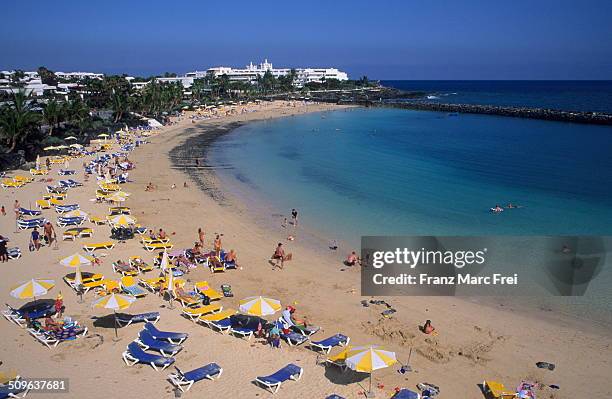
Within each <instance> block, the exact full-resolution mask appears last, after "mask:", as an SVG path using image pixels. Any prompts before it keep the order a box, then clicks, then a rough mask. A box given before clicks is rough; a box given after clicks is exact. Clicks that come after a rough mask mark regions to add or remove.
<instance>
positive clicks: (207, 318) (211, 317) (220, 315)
mask: <svg viewBox="0 0 612 399" xmlns="http://www.w3.org/2000/svg"><path fill="white" fill-rule="evenodd" d="M209 306H210V305H209ZM236 313H238V312H237V311H236V310H234V309H226V310H222V311H219V312H215V313H213V314H207V315H203V316H200V317H199V318H198V320H200V321H202V322H204V323H207V322H211V321H219V320H225V319H227V318H228V317H230V316H233V315H235V314H236Z"/></svg>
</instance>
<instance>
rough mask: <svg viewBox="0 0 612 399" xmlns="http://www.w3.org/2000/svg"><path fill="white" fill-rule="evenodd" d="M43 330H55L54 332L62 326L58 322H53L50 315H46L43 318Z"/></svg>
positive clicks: (60, 329)
mask: <svg viewBox="0 0 612 399" xmlns="http://www.w3.org/2000/svg"><path fill="white" fill-rule="evenodd" d="M44 329H45V331H55V332H59V331H62V326H61V324H60V323H57V322H55V321H54V320H53V319H52V318H51V316H47V317H46V318H45V327H44Z"/></svg>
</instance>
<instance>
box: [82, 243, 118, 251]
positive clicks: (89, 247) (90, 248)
mask: <svg viewBox="0 0 612 399" xmlns="http://www.w3.org/2000/svg"><path fill="white" fill-rule="evenodd" d="M114 247H115V243H114V242H112V241H105V242H99V243H91V244H83V249H84V250H85V251H87V252H93V251H95V250H96V249H113V248H114Z"/></svg>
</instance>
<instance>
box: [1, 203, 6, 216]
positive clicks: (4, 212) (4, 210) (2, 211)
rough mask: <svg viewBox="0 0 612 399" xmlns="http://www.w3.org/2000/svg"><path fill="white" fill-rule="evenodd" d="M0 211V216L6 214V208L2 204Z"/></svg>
mask: <svg viewBox="0 0 612 399" xmlns="http://www.w3.org/2000/svg"><path fill="white" fill-rule="evenodd" d="M0 212H1V213H2V216H6V209H4V205H2V208H0Z"/></svg>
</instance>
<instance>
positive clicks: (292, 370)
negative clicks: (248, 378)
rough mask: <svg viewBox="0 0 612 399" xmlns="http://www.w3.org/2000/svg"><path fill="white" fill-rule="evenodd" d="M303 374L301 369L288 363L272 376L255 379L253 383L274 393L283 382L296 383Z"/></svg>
mask: <svg viewBox="0 0 612 399" xmlns="http://www.w3.org/2000/svg"><path fill="white" fill-rule="evenodd" d="M303 373H304V370H303V369H302V368H301V367H299V366H296V365H295V364H293V363H290V364H288V365H286V366H285V367H283V368H282V369H280V370H278V371H277V372H276V373H274V374H270V375H267V376H265V377H257V378H255V381H256V382H257V383H259V384H261V385H262V386H264V387H265V388H268V389H269V390H270V391H271V392H272V393H276V392H278V390H279V389H280V386H281V384H282V383H283V382H285V381H287V380H294V381H298V380H299V379H300V378H302V374H303Z"/></svg>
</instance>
